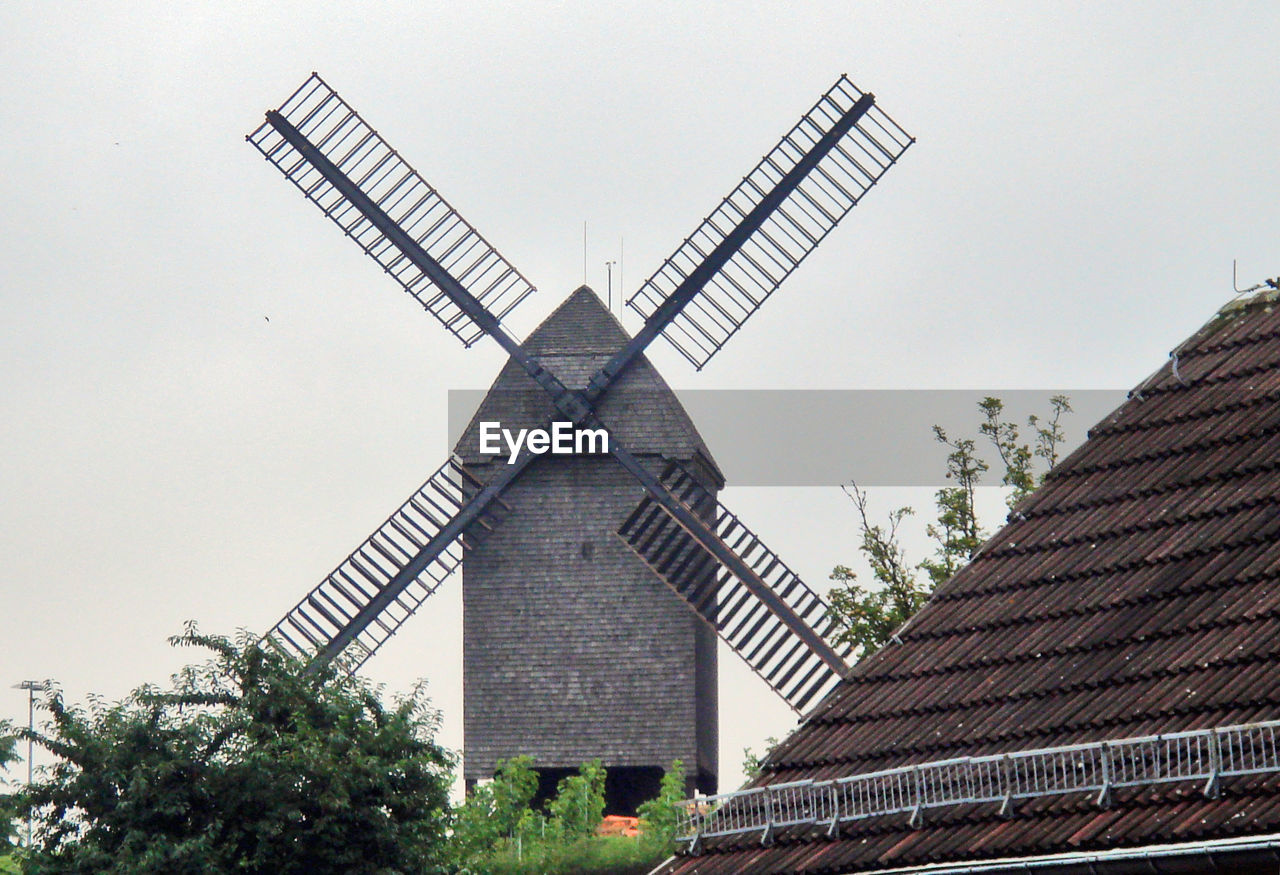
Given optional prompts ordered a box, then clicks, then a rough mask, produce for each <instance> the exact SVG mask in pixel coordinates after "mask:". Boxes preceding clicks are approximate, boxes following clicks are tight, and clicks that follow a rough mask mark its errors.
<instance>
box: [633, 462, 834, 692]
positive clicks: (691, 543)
mask: <svg viewBox="0 0 1280 875" xmlns="http://www.w3.org/2000/svg"><path fill="white" fill-rule="evenodd" d="M662 483H663V485H664V486H666V487H667V489H668V490H669V491H670V492H671V493H672V494H673V495H674V496H675V497H676V498H677V499H679V500H680V501H681V502H683V503H684V504H685V505H686V506H687V507H689V508H690V509H691V510H693V511H694V512H695V513H697V514H698V515H699V516H701V517H702V518H703V519H705V520H707V522H708V524H709V525H710V526H711V528H712V529H713V531H714V532H715V534H716V535H717V536H718V537H719V538H720V540H721V541H723V542H724V543H725V544H726V545H727V546H728V547H729V548H730V549H732V550H733V551H734V552H735V553H737V554H738V556H739V557H741V558H742V559H743V560H744V561H745V562H746V563H747V564H748V565H749V566H750V567H751V568H752V569H753V570H754V573H755V574H756V576H757V578H758V580H760V581H763V582H764V584H765V585H766V586H768V587H769V588H770V589H771V590H772V591H773V592H774V593H775V594H776V595H777V596H778V597H780V598H781V599H782V600H783V601H784V602H785V603H786V604H787V605H789V606H790V607H791V608H792V610H793V611H794V612H795V613H796V614H797V615H798V616H799V618H800V619H801V620H803V621H804V622H806V623H808V624H809V626H810V627H811V628H812V629H813V630H814V631H815V632H816V633H817V634H818V635H820V636H821V637H822V638H823V639H825V640H826V641H827V642H829V643H831V642H834V640H835V637H836V634H837V633H838V632H839V631H840V624H839V622H838V621H836V620H835V619H833V618H832V617H831V616H830V615H829V613H828V611H827V605H826V603H825V602H824V601H823V600H822V598H821V597H820V596H819V595H818V594H817V593H815V592H814V591H813V590H811V589H809V587H808V586H806V585H805V583H804V581H802V580H801V579H800V578H799V577H797V576H796V575H795V573H794V572H793V571H791V569H790V568H788V567H787V566H786V565H785V564H784V563H783V562H782V560H781V559H779V558H778V556H777V555H776V554H775V553H773V551H771V550H770V549H769V548H768V547H766V546H765V545H764V544H763V543H762V542H761V541H760V539H759V538H757V537H756V536H755V534H754V533H753V532H752V531H751V530H750V529H748V528H747V527H746V526H744V525H743V524H742V522H741V520H739V519H738V517H737V516H735V515H734V514H732V513H730V512H729V511H727V510H725V509H724V508H723V507H720V506H718V504H717V503H716V501H715V499H714V498H713V497H712V496H711V494H710V493H709V492H707V491H706V490H705V489H703V487H702V486H701V485H699V484H698V482H697V481H696V480H695V479H694V478H693V476H692V475H691V474H689V472H688V471H686V470H685V469H684V468H682V467H681V466H680V465H678V464H676V463H675V462H671V463H669V464H668V466H667V468H666V470H665V471H664V472H663V476H662ZM618 534H619V535H621V536H622V539H623V540H624V541H625V542H626V543H627V545H628V546H629V547H630V548H631V549H632V550H633V551H635V553H636V555H638V556H639V557H640V558H641V559H643V560H644V562H645V563H646V564H647V565H648V566H649V567H650V568H651V569H653V571H654V572H655V573H656V574H657V575H658V576H659V577H660V578H662V580H663V581H664V582H665V583H666V584H667V585H668V586H670V587H671V588H672V589H674V590H675V591H676V592H677V593H678V594H679V595H680V596H681V598H683V599H684V600H685V601H686V602H688V603H689V606H690V607H692V608H693V609H694V610H695V611H697V613H698V614H699V615H700V616H701V617H702V618H703V619H704V620H706V621H707V622H708V623H709V624H710V625H711V626H712V627H714V628H715V630H716V632H717V634H719V635H720V637H721V638H723V639H724V640H725V641H726V642H727V643H728V644H729V646H730V647H732V648H733V649H734V650H735V651H736V652H737V653H738V655H739V656H741V657H742V658H743V659H744V660H746V662H747V664H748V665H749V666H751V668H752V670H753V671H755V673H756V674H758V675H759V676H760V677H761V678H763V679H764V681H765V683H767V684H768V685H769V686H770V687H772V688H773V690H774V691H775V692H777V693H778V695H780V696H781V697H782V698H783V699H785V700H786V701H787V703H788V704H789V705H791V707H792V708H794V709H796V710H797V711H800V710H803V708H804V706H805V705H806V704H807V703H808V702H810V701H812V700H813V699H814V697H815V696H816V695H818V694H819V693H823V692H825V691H826V690H828V689H829V688H830V687H831V686H833V685H834V683H835V682H836V681H838V680H839V675H838V674H837V673H836V671H835V670H833V669H832V668H831V667H830V666H829V665H827V663H825V662H824V661H823V660H822V659H820V658H819V657H818V655H817V654H815V653H814V652H813V650H812V649H811V648H810V647H809V646H808V645H807V644H806V643H805V642H804V641H802V640H800V638H798V637H797V636H795V635H794V634H792V633H791V631H790V630H789V629H788V628H787V627H786V625H785V624H784V623H783V622H782V621H781V620H780V619H779V618H778V617H777V616H776V615H775V614H774V613H773V612H772V611H771V610H770V609H769V607H768V606H767V605H766V604H765V603H764V602H763V601H761V600H760V598H759V597H757V596H756V594H755V593H753V592H752V591H751V589H750V588H749V587H748V586H746V585H745V584H744V583H743V582H742V581H740V580H738V579H737V577H735V576H734V575H732V574H730V573H729V572H728V570H727V569H726V568H725V567H724V566H723V565H722V564H721V563H720V562H719V561H718V560H717V559H716V558H715V557H714V556H713V555H712V554H711V553H710V552H709V551H707V550H706V549H705V548H703V546H702V545H701V544H700V543H698V541H697V540H696V539H695V538H694V537H693V536H691V535H690V534H689V533H688V532H686V531H685V530H684V528H683V527H681V526H680V524H679V523H677V522H676V521H675V519H674V518H673V517H672V516H671V515H670V514H669V513H667V511H666V510H664V509H663V507H662V506H661V505H660V504H659V503H658V502H656V501H655V500H654V499H653V498H652V497H651V496H646V497H645V498H644V500H642V501H641V502H640V504H639V506H638V507H637V508H636V509H635V510H634V511H632V513H631V515H630V516H629V517H627V519H626V521H625V522H624V523H623V524H622V527H621V528H620V529H619V531H618ZM832 646H833V647H835V649H836V652H837V653H838V654H839V656H840V657H841V658H842V659H844V661H845V662H846V663H848V661H849V657H850V656H851V655H852V652H853V650H854V648H853V646H852V645H835V644H833V645H832Z"/></svg>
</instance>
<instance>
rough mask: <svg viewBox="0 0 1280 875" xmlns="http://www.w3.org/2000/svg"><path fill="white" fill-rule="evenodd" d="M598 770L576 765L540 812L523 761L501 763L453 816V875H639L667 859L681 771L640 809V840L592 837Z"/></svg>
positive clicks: (600, 785)
mask: <svg viewBox="0 0 1280 875" xmlns="http://www.w3.org/2000/svg"><path fill="white" fill-rule="evenodd" d="M604 782H605V769H604V766H603V765H601V763H600V761H599V760H593V761H591V762H588V763H583V765H582V766H581V768H580V769H579V770H578V774H576V775H570V776H568V777H566V778H564V779H562V780H561V781H560V783H559V785H558V786H557V788H556V795H555V798H553V799H551V800H550V801H549V802H548V803H547V806H546V808H547V810H546V812H545V813H544V812H539V811H534V810H533V808H532V807H531V802H532V800H533V797H534V795H535V792H536V790H537V776H536V774H535V773H534V772H533V770H532V761H531V760H530V759H529V758H528V757H517V758H515V759H512V760H507V761H505V762H503V763H500V764H499V766H498V771H497V773H496V774H495V776H494V779H493V781H491V782H489V783H488V784H484V785H481V786H479V787H477V788H476V789H475V791H474V792H473V793H472V794H471V796H470V798H468V799H467V801H466V802H465V803H463V805H462V807H461V808H460V809H459V810H458V812H457V817H456V819H455V822H454V833H453V839H452V841H451V843H450V844H451V846H452V850H453V857H452V861H453V866H454V871H456V872H458V873H460V875H464V873H465V875H628V873H635V875H643V873H646V872H648V871H650V870H651V869H652V868H653V867H654V866H656V865H657V864H658V863H659V862H661V861H662V860H663V859H665V858H666V856H667V855H668V854H669V853H670V849H671V845H672V840H673V838H674V835H675V827H676V811H675V808H674V805H673V803H675V802H679V801H680V800H681V799H683V798H684V766H683V765H682V764H681V763H679V762H676V763H673V764H672V766H671V769H670V770H668V772H667V773H666V774H665V775H664V776H663V779H662V790H661V792H660V794H659V796H658V798H657V799H654V800H651V801H649V802H646V803H644V805H642V806H641V816H642V817H643V818H644V821H643V824H642V826H643V831H642V833H641V836H640V838H639V839H636V838H631V837H627V836H600V835H596V830H597V829H598V828H599V826H600V824H601V822H602V821H603V819H604Z"/></svg>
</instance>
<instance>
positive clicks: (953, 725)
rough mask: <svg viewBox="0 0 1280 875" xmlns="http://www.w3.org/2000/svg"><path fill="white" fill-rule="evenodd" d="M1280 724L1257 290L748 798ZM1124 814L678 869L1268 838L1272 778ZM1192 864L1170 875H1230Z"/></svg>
mask: <svg viewBox="0 0 1280 875" xmlns="http://www.w3.org/2000/svg"><path fill="white" fill-rule="evenodd" d="M1278 717H1280V310H1277V309H1276V308H1275V296H1274V294H1266V295H1263V296H1261V297H1257V298H1254V299H1252V300H1250V301H1247V302H1244V303H1242V304H1238V305H1233V306H1230V307H1228V308H1225V309H1224V310H1223V311H1222V312H1221V313H1220V314H1219V316H1217V317H1215V319H1214V320H1213V321H1211V322H1210V323H1209V324H1208V325H1206V326H1205V327H1204V328H1203V329H1202V330H1201V331H1199V332H1197V333H1196V335H1194V336H1193V337H1192V338H1191V339H1190V340H1188V341H1187V342H1186V343H1184V344H1183V345H1182V346H1180V347H1179V348H1178V349H1177V350H1175V353H1174V355H1173V357H1171V359H1170V361H1168V362H1166V363H1165V365H1164V366H1163V367H1162V368H1161V369H1160V370H1159V371H1158V372H1157V373H1156V374H1154V375H1153V376H1152V377H1151V378H1149V379H1148V380H1147V381H1145V382H1144V383H1143V384H1142V385H1140V386H1139V387H1137V388H1136V389H1135V390H1134V391H1133V392H1131V393H1130V397H1129V399H1128V400H1127V401H1126V402H1125V403H1124V404H1122V405H1121V406H1120V407H1119V408H1118V409H1117V410H1116V411H1115V412H1114V413H1113V414H1112V415H1110V416H1109V417H1107V418H1106V419H1105V420H1103V421H1102V422H1100V423H1098V424H1097V425H1096V426H1095V427H1094V428H1093V429H1092V430H1091V432H1090V436H1089V439H1088V440H1087V441H1086V442H1085V443H1084V444H1083V445H1082V446H1081V447H1080V448H1079V449H1077V450H1076V451H1075V452H1074V453H1072V454H1071V455H1070V456H1069V457H1068V458H1067V459H1065V460H1064V461H1063V462H1062V463H1061V464H1059V465H1058V466H1057V467H1056V468H1055V469H1054V470H1053V471H1052V472H1051V473H1050V474H1049V476H1048V478H1047V480H1046V482H1045V484H1044V486H1043V487H1041V488H1040V489H1039V490H1037V491H1036V493H1035V494H1034V495H1032V496H1031V497H1030V498H1028V499H1027V500H1026V501H1024V502H1023V503H1022V504H1021V505H1020V506H1019V507H1018V508H1017V509H1016V512H1015V513H1014V514H1012V515H1011V522H1010V523H1009V524H1008V525H1006V526H1005V527H1004V528H1003V529H1001V530H1000V531H999V532H998V533H997V534H996V535H995V536H994V537H993V538H992V539H991V540H990V541H989V542H988V543H987V545H986V546H985V547H984V548H983V550H982V551H981V553H980V554H979V555H978V556H977V557H976V558H975V559H974V560H973V562H972V563H971V564H970V565H969V566H968V567H966V568H965V569H964V570H962V571H961V572H960V573H958V574H957V575H956V576H955V577H954V578H952V579H951V580H950V581H948V582H947V583H946V584H944V585H943V586H942V587H941V588H940V589H939V590H938V592H937V593H936V594H935V596H934V597H933V599H932V600H931V601H930V603H929V604H928V605H927V606H926V607H925V608H924V609H923V610H922V611H920V613H919V614H917V616H916V617H915V619H914V620H913V621H912V622H911V623H910V624H909V625H908V626H907V627H906V629H905V630H903V631H902V633H901V635H900V643H896V644H891V645H889V646H886V647H885V648H884V649H883V650H881V651H880V652H878V653H877V654H875V655H874V656H873V657H871V658H869V659H867V660H865V661H863V662H862V663H860V664H859V665H858V666H856V667H855V668H854V670H853V672H852V674H851V675H850V677H849V678H848V679H847V680H846V681H845V682H844V683H843V684H841V686H839V687H838V688H837V689H836V690H835V691H834V692H833V693H832V694H831V695H830V696H829V697H828V698H827V699H826V700H825V701H824V702H823V703H822V704H821V705H820V706H819V707H818V708H817V709H815V711H814V712H813V713H812V714H811V715H810V716H809V718H808V719H807V720H806V722H805V723H804V724H803V725H802V726H801V727H800V729H798V730H797V731H796V732H795V733H794V734H793V735H792V736H791V737H790V738H788V739H787V740H786V741H785V742H784V743H783V744H782V745H781V746H780V747H779V748H778V749H777V750H776V751H775V752H774V754H773V755H772V756H771V758H770V761H769V762H768V763H767V764H766V771H765V775H764V777H763V778H762V779H761V783H767V784H773V783H781V782H787V781H796V780H801V779H805V778H814V779H823V778H831V777H838V776H844V775H854V774H865V773H869V772H873V771H876V770H879V769H885V768H892V767H897V766H903V765H908V764H912V763H922V762H929V761H938V760H944V759H948V758H952V757H961V756H966V755H980V754H998V753H1007V752H1015V751H1020V750H1028V749H1035V748H1043V747H1050V746H1058V745H1067V744H1074V743H1078V742H1087V741H1101V740H1107V739H1119V738H1125V737H1134V736H1143V735H1150V734H1155V733H1161V732H1174V731H1180V730H1188V729H1203V728H1210V727H1216V726H1224V725H1231V724H1240V723H1248V722H1251V721H1261V720H1271V719H1276V718H1278ZM1113 800H1114V801H1113V803H1112V804H1111V806H1110V807H1108V808H1101V807H1099V806H1098V805H1097V801H1096V799H1094V798H1093V797H1091V796H1086V795H1084V794H1068V795H1064V796H1056V797H1043V798H1040V799H1036V800H1031V801H1027V802H1023V803H1020V804H1019V805H1018V806H1017V807H1016V808H1015V809H1014V811H1013V813H1012V815H1011V816H1008V817H1005V816H1002V815H1001V813H1000V812H999V811H998V810H997V809H998V806H994V805H989V804H988V805H973V804H969V805H954V806H951V807H947V808H938V809H931V810H927V811H925V812H924V814H923V819H922V822H921V823H920V824H919V826H918V827H913V826H912V825H911V824H910V822H909V820H908V818H907V816H906V815H901V814H899V815H885V816H880V817H871V818H866V819H862V820H857V821H851V822H846V823H844V824H842V827H841V829H840V830H839V832H838V835H836V836H835V837H831V838H829V837H827V836H825V835H824V834H823V832H822V831H821V830H813V829H811V828H801V829H795V830H793V831H791V832H788V831H787V830H786V829H783V830H780V831H778V832H777V833H776V836H775V842H774V844H773V845H772V846H770V847H767V848H765V847H761V842H760V834H759V833H758V832H752V833H747V834H743V835H736V836H725V837H719V838H706V839H705V840H704V842H703V845H702V848H701V851H702V853H701V854H700V855H698V856H693V857H689V858H686V859H682V860H681V861H679V862H678V863H677V864H676V865H674V866H672V867H671V868H670V870H669V871H671V872H678V873H693V872H697V873H699V875H717V873H735V875H738V873H775V872H776V873H782V872H806V873H842V872H854V871H876V870H881V869H896V868H897V867H908V868H909V869H910V870H911V871H915V869H914V867H917V866H925V865H928V864H937V863H957V862H962V861H972V860H991V859H995V858H1024V857H1030V856H1040V855H1052V854H1060V853H1067V852H1083V851H1103V850H1108V849H1114V848H1133V847H1140V848H1145V847H1150V846H1156V845H1161V844H1167V843H1176V842H1194V841H1208V840H1214V839H1222V838H1229V837H1233V836H1247V835H1262V834H1268V833H1276V832H1277V831H1280V777H1278V776H1277V775H1276V774H1275V773H1272V774H1271V775H1270V776H1269V777H1268V776H1263V777H1252V778H1230V779H1224V780H1223V782H1222V785H1221V796H1220V797H1219V798H1216V799H1215V798H1208V797H1207V796H1206V795H1205V794H1204V793H1203V792H1202V788H1201V786H1199V785H1191V784H1187V783H1175V784H1167V785H1160V786H1155V787H1152V786H1147V787H1144V788H1141V789H1128V790H1116V791H1115V792H1114V794H1113ZM1186 859H1187V860H1188V861H1190V862H1188V863H1185V865H1189V866H1191V867H1192V868H1189V869H1179V870H1178V871H1227V870H1226V869H1223V870H1213V869H1209V868H1204V869H1196V868H1194V866H1195V865H1200V864H1199V863H1196V862H1195V860H1193V859H1192V858H1190V857H1188V858H1186ZM1196 859H1200V860H1201V861H1202V862H1203V859H1202V858H1196ZM1269 859H1271V862H1270V863H1269V865H1270V866H1271V867H1272V868H1271V870H1270V871H1274V866H1275V863H1274V858H1269ZM1204 865H1205V866H1208V865H1209V864H1208V863H1204ZM1014 868H1016V866H1014V867H1011V871H1012V869H1014ZM1018 871H1022V870H1020V869H1019V870H1018ZM1036 871H1041V869H1039V868H1038V869H1037V870H1036ZM1043 871H1046V872H1056V871H1063V872H1066V871H1072V872H1076V871H1092V869H1090V868H1088V867H1083V868H1082V867H1079V866H1078V867H1077V868H1075V869H1072V868H1070V867H1067V868H1064V869H1056V868H1054V869H1044V870H1043ZM1105 871H1112V870H1110V869H1107V870H1105ZM1143 871H1166V870H1165V869H1156V868H1151V869H1147V868H1144V869H1143ZM1231 871H1238V870H1236V869H1231ZM1239 871H1243V870H1239ZM1249 871H1253V870H1249Z"/></svg>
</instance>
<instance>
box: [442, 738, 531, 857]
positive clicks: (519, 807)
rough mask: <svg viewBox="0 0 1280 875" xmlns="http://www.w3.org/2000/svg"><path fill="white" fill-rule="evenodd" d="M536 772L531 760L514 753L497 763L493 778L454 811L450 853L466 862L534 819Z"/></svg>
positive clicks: (482, 854)
mask: <svg viewBox="0 0 1280 875" xmlns="http://www.w3.org/2000/svg"><path fill="white" fill-rule="evenodd" d="M537 792H538V775H537V773H536V772H534V770H533V760H532V759H530V758H529V757H527V756H519V757H513V758H511V759H509V760H503V761H501V762H499V763H498V768H497V770H496V771H495V773H494V776H493V780H492V781H490V782H489V783H487V784H482V785H480V786H479V787H476V789H475V790H474V791H473V792H472V793H471V795H470V796H468V797H467V799H466V801H465V802H463V804H462V805H461V806H460V807H459V808H458V810H457V811H456V812H455V818H454V825H453V838H452V841H451V845H452V856H453V857H454V859H455V860H456V861H457V862H458V863H459V864H461V865H464V866H465V865H467V864H469V863H472V862H474V861H475V860H477V859H479V858H481V857H483V856H484V855H486V854H490V853H492V852H493V851H494V849H495V848H497V847H498V846H499V845H500V844H501V843H502V841H503V840H504V839H510V838H513V837H514V836H516V835H517V834H518V833H519V832H520V831H521V830H522V829H525V828H526V827H527V826H528V824H529V823H530V822H531V821H532V820H533V818H534V813H533V809H532V803H533V797H534V796H535V795H536V794H537Z"/></svg>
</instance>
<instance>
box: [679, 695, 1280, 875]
mask: <svg viewBox="0 0 1280 875" xmlns="http://www.w3.org/2000/svg"><path fill="white" fill-rule="evenodd" d="M1266 772H1280V720H1272V721H1267V722H1264V723H1246V724H1241V725H1238V726H1220V727H1217V728H1214V729H1194V730H1190V731H1187V732H1173V733H1167V734H1164V735H1148V736H1143V737H1139V738H1124V739H1117V740H1113V741H1098V742H1090V743H1087V744H1073V745H1067V746H1065V747H1048V748H1041V749H1039V750H1024V751H1018V752H1016V753H1008V754H993V755H988V756H977V757H961V758H958V759H950V760H939V761H936V762H931V763H920V764H918V765H912V766H903V767H901V768H896V769H886V770H884V771H880V772H869V773H867V774H863V775H851V776H849V777H847V778H835V779H832V780H828V781H797V782H794V783H789V784H773V785H770V786H767V787H756V788H753V789H750V790H739V791H737V792H735V793H721V794H719V795H716V796H699V797H696V798H694V799H689V800H686V801H684V802H680V803H677V809H678V817H679V820H678V824H679V825H678V828H677V831H676V835H677V837H678V839H679V840H680V841H688V842H689V843H690V845H689V849H688V850H689V852H690V853H697V851H698V845H699V840H700V839H701V838H702V837H704V836H724V835H736V834H739V833H749V832H756V831H759V832H760V833H761V836H760V839H761V841H762V842H763V843H767V842H769V840H770V838H771V836H772V833H773V830H774V829H776V828H779V827H785V826H798V825H805V824H808V825H814V826H826V827H827V832H828V834H831V835H834V834H835V833H836V831H837V830H838V829H839V827H840V824H841V823H845V822H848V821H852V820H860V819H862V818H867V817H879V816H882V815H886V814H909V815H910V822H911V824H912V825H913V826H914V825H917V824H918V823H919V822H920V818H921V815H922V813H923V812H924V810H925V809H927V808H940V807H943V806H947V805H962V804H966V803H984V802H992V803H997V802H998V803H1000V810H1001V812H1002V813H1008V812H1009V810H1010V807H1011V806H1012V805H1013V803H1014V802H1016V801H1019V800H1022V799H1034V798H1037V797H1041V796H1053V795H1057V794H1063V793H1097V794H1098V795H1097V802H1098V804H1099V805H1101V806H1103V807H1106V806H1107V805H1109V804H1110V796H1111V791H1112V790H1113V789H1115V788H1118V787H1140V786H1146V785H1152V784H1164V783H1171V782H1174V781H1203V782H1204V793H1205V794H1206V795H1208V796H1210V797H1213V796H1217V794H1218V781H1219V779H1220V778H1224V777H1231V776H1234V775H1257V774H1263V773H1266Z"/></svg>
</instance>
